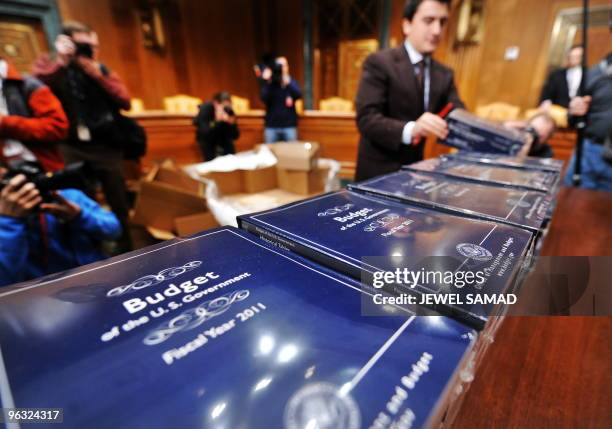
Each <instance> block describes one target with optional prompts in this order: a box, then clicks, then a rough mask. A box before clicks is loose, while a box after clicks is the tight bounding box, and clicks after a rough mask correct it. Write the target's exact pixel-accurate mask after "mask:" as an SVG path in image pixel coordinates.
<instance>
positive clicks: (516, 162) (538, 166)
mask: <svg viewBox="0 0 612 429" xmlns="http://www.w3.org/2000/svg"><path fill="white" fill-rule="evenodd" d="M445 156H447V157H449V158H458V159H463V160H467V161H472V162H477V163H479V164H491V165H499V166H502V167H512V168H522V169H525V170H544V171H552V172H556V173H561V170H562V169H563V161H562V160H560V159H554V158H536V157H533V156H527V157H524V158H519V157H515V156H508V155H499V154H492V153H482V152H468V151H459V152H457V153H454V154H449V155H445Z"/></svg>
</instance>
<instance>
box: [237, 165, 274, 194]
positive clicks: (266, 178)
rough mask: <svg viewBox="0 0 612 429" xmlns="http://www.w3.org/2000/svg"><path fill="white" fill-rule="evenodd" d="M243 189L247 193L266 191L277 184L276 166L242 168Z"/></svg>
mask: <svg viewBox="0 0 612 429" xmlns="http://www.w3.org/2000/svg"><path fill="white" fill-rule="evenodd" d="M243 176H244V191H245V192H246V193H247V194H254V193H256V192H263V191H268V190H270V189H274V188H276V186H277V178H276V167H275V166H274V165H273V166H271V167H266V168H258V169H256V170H244V172H243Z"/></svg>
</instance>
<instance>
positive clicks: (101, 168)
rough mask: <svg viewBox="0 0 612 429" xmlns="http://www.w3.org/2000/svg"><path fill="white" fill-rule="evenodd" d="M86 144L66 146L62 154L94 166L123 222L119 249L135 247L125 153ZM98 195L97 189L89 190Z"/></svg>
mask: <svg viewBox="0 0 612 429" xmlns="http://www.w3.org/2000/svg"><path fill="white" fill-rule="evenodd" d="M81 145H82V147H76V146H71V145H62V155H63V156H64V161H65V163H66V164H71V163H73V162H79V161H85V162H87V164H88V165H89V167H90V169H91V173H92V175H93V178H94V179H95V180H97V181H98V182H99V183H100V185H101V186H102V191H103V192H104V197H105V199H106V202H107V203H108V205H109V206H110V208H111V210H112V212H113V213H114V214H115V216H117V219H119V222H120V223H121V229H122V233H121V237H120V238H119V240H118V243H117V245H118V249H117V250H118V252H120V253H122V252H127V251H130V250H132V240H131V238H130V230H129V222H128V219H129V213H130V207H129V202H128V196H127V188H126V186H125V179H124V176H123V154H122V153H121V151H119V150H117V149H114V148H111V147H107V146H104V145H99V144H92V143H89V142H83V143H81ZM85 191H86V193H87V194H88V195H90V196H91V197H92V198H95V189H87V190H85Z"/></svg>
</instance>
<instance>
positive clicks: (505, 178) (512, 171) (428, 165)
mask: <svg viewBox="0 0 612 429" xmlns="http://www.w3.org/2000/svg"><path fill="white" fill-rule="evenodd" d="M402 169H405V170H412V171H428V172H431V173H436V174H442V175H445V176H447V177H452V178H455V179H458V180H467V181H472V182H476V183H490V184H494V185H498V186H507V187H512V188H517V189H525V190H530V191H538V192H545V193H555V192H556V190H557V188H558V186H559V175H558V174H557V173H553V172H550V171H537V170H521V169H516V168H510V167H503V166H499V165H484V164H478V163H476V162H471V161H466V160H460V159H452V158H449V157H444V156H442V157H439V158H431V159H426V160H424V161H419V162H417V163H414V164H409V165H406V166H403V167H402Z"/></svg>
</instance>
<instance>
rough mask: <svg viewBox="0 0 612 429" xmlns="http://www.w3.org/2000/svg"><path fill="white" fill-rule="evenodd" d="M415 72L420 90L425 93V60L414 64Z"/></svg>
mask: <svg viewBox="0 0 612 429" xmlns="http://www.w3.org/2000/svg"><path fill="white" fill-rule="evenodd" d="M414 74H415V76H416V79H417V83H418V84H419V90H420V91H421V94H423V82H424V81H425V62H424V61H423V60H421V61H419V62H418V63H416V64H415V65H414Z"/></svg>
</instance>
